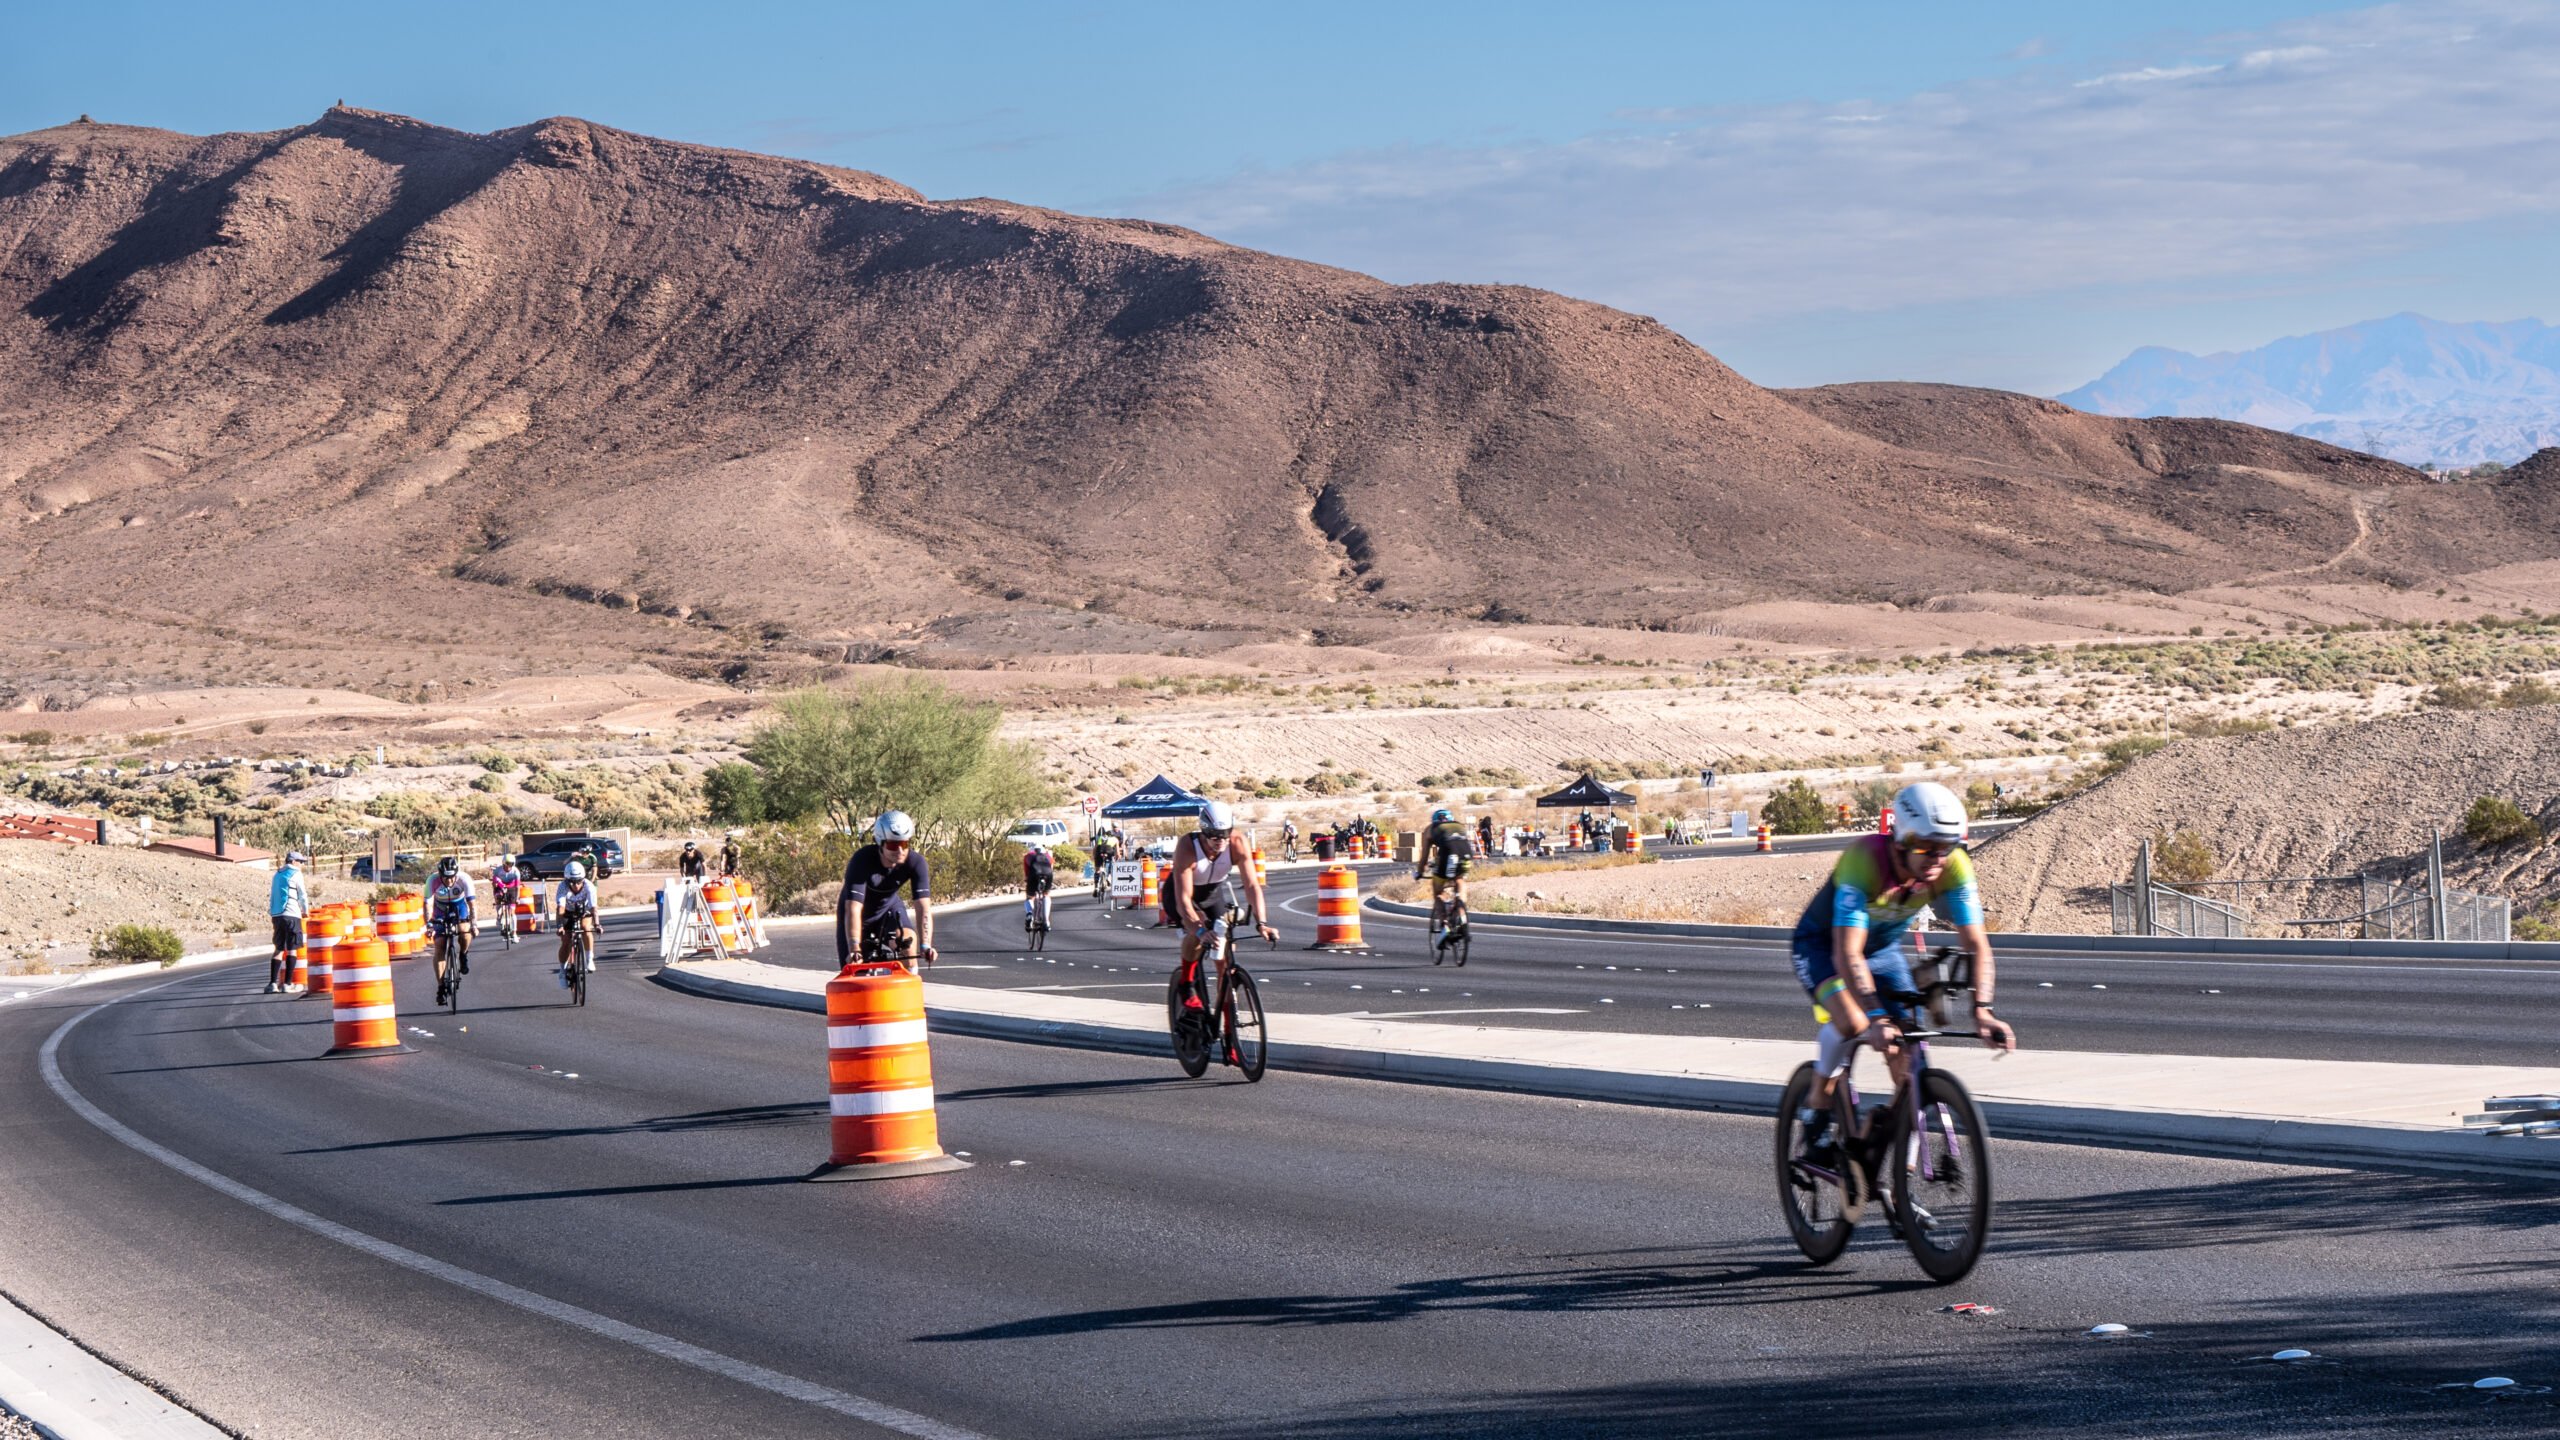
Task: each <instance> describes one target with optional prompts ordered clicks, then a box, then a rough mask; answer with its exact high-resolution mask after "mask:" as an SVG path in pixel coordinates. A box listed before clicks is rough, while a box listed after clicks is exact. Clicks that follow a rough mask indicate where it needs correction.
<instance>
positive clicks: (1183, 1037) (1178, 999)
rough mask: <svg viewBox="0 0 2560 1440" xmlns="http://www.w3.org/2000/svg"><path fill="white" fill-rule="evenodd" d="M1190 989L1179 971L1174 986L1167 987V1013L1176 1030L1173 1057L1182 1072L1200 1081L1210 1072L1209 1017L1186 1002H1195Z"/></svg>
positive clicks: (1173, 981)
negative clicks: (1202, 1076)
mask: <svg viewBox="0 0 2560 1440" xmlns="http://www.w3.org/2000/svg"><path fill="white" fill-rule="evenodd" d="M1195 998H1196V997H1194V996H1193V995H1192V994H1191V987H1190V986H1189V985H1187V984H1185V983H1183V973H1182V971H1181V970H1179V969H1176V970H1175V971H1174V972H1173V980H1172V983H1170V984H1169V985H1167V986H1166V987H1165V1011H1166V1020H1167V1023H1168V1025H1169V1026H1170V1027H1171V1029H1172V1031H1173V1058H1174V1060H1175V1062H1176V1063H1178V1064H1180V1065H1181V1066H1182V1073H1183V1074H1185V1075H1188V1076H1191V1077H1192V1078H1193V1079H1195V1080H1196V1079H1198V1078H1199V1077H1200V1076H1201V1075H1203V1074H1205V1073H1206V1072H1207V1071H1208V1069H1209V1041H1210V1038H1211V1037H1210V1030H1209V1014H1208V1011H1207V1010H1205V1009H1203V1008H1200V1007H1198V1006H1195V1005H1190V1004H1186V1003H1184V1002H1185V1001H1188V1000H1192V999H1195Z"/></svg>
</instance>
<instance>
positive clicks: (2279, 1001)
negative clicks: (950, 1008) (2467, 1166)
mask: <svg viewBox="0 0 2560 1440" xmlns="http://www.w3.org/2000/svg"><path fill="white" fill-rule="evenodd" d="M1810 838H1813V839H1821V838H1823V837H1810ZM1772 863H1784V862H1783V861H1773V862H1772ZM1396 873H1399V872H1398V871H1397V869H1396V867H1394V866H1380V865H1371V866H1366V867H1364V868H1363V870H1362V885H1363V888H1364V892H1365V890H1366V888H1367V887H1369V886H1371V885H1373V884H1375V883H1376V882H1377V881H1378V880H1380V879H1383V878H1385V877H1387V876H1390V875H1393V874H1396ZM1271 883H1272V890H1273V892H1274V895H1275V897H1276V898H1277V900H1278V902H1279V913H1280V916H1281V921H1280V925H1279V929H1280V931H1281V935H1282V942H1283V943H1282V945H1281V947H1280V948H1279V949H1277V950H1270V949H1265V948H1263V947H1261V946H1258V945H1249V946H1247V947H1246V949H1245V952H1244V956H1245V960H1246V963H1247V964H1248V965H1250V966H1251V967H1252V968H1253V971H1254V974H1255V977H1256V978H1257V979H1259V980H1260V981H1261V982H1262V993H1263V999H1264V1001H1265V1002H1266V1003H1267V1004H1268V1005H1269V1006H1270V1008H1271V1009H1272V1011H1273V1013H1275V1014H1282V1015H1285V1014H1290V1013H1315V1014H1331V1015H1355V1014H1361V1015H1369V1016H1380V1017H1388V1016H1392V1017H1402V1018H1410V1019H1415V1020H1424V1021H1429V1020H1435V1019H1447V1020H1451V1021H1463V1022H1466V1023H1473V1024H1482V1025H1504V1026H1529V1027H1535V1028H1541V1029H1588V1030H1603V1031H1621V1032H1638V1033H1651V1034H1668V1035H1720V1036H1736V1037H1743V1038H1758V1039H1772V1038H1776V1039H1783V1038H1790V1037H1796V1036H1805V1037H1810V1035H1811V1033H1812V1028H1813V1022H1812V1012H1811V1009H1810V1007H1809V1004H1808V1002H1807V1001H1806V999H1805V997H1804V992H1803V990H1802V988H1801V987H1800V986H1798V985H1797V983H1796V979H1795V971H1794V969H1793V968H1792V966H1791V964H1790V962H1789V961H1788V959H1787V956H1786V954H1785V953H1784V951H1783V949H1782V948H1781V947H1779V946H1777V945H1775V944H1764V943H1756V942H1750V941H1719V940H1688V939H1662V940H1655V939H1646V938H1641V937H1637V936H1630V935H1600V934H1591V933H1584V932H1575V931H1559V930H1531V929H1526V928H1521V927H1510V928H1506V927H1504V926H1503V925H1502V924H1501V923H1500V921H1499V919H1498V918H1490V917H1489V918H1486V919H1485V920H1484V922H1483V923H1480V924H1479V925H1478V926H1477V927H1476V938H1475V942H1474V947H1473V950H1472V952H1471V955H1470V958H1469V960H1468V963H1467V967H1466V969H1465V970H1463V971H1460V970H1457V969H1455V968H1453V967H1448V966H1437V967H1435V966H1434V965H1433V964H1432V963H1431V960H1430V946H1429V944H1428V943H1427V940H1426V936H1425V934H1424V929H1423V926H1422V924H1421V922H1420V921H1418V920H1408V919H1398V918H1394V917H1388V916H1384V915H1380V914H1378V913H1376V912H1374V911H1371V912H1367V913H1366V914H1364V916H1363V920H1362V938H1363V939H1364V940H1365V941H1367V942H1368V946H1369V953H1365V954H1346V953H1339V952H1331V951H1317V952H1310V951H1308V950H1307V949H1306V948H1305V947H1306V945H1307V944H1308V942H1309V941H1311V940H1312V939H1313V938H1314V935H1315V872H1313V871H1312V870H1282V871H1274V872H1272V876H1271ZM1807 893H1808V894H1810V893H1811V892H1810V887H1808V891H1807ZM1052 907H1053V911H1052V917H1051V925H1052V928H1051V931H1050V934H1049V937H1048V944H1047V946H1046V948H1045V949H1043V950H1041V951H1039V952H1036V953H1035V952H1033V951H1031V950H1030V949H1029V948H1028V946H1027V944H1026V939H1027V937H1026V936H1025V935H1024V933H1023V928H1022V917H1021V912H1020V910H1019V909H1018V908H1014V907H998V908H995V909H987V910H972V911H960V912H956V913H952V914H947V915H944V916H942V917H941V918H940V919H939V920H938V921H937V924H936V935H935V939H936V940H937V941H938V942H939V944H938V948H939V949H940V951H941V956H942V958H941V962H940V963H939V964H937V965H936V966H935V967H934V970H933V978H934V979H936V980H939V981H947V982H951V983H956V984H963V985H986V986H1001V987H1005V988H1013V989H1042V990H1059V991H1065V992H1069V993H1076V994H1085V995H1093V996H1099V997H1102V998H1109V999H1120V998H1128V999H1140V998H1144V997H1146V996H1147V995H1148V994H1149V993H1150V992H1160V991H1161V990H1162V989H1163V987H1164V982H1165V977H1166V976H1167V975H1168V974H1170V973H1171V971H1172V968H1173V959H1174V954H1175V942H1174V933H1173V932H1172V931H1170V930H1158V929H1153V928H1151V924H1152V921H1153V920H1154V918H1155V915H1154V912H1153V911H1152V910H1148V911H1144V912H1139V911H1111V912H1105V911H1104V910H1103V909H1102V908H1101V907H1100V906H1098V905H1097V904H1096V903H1095V901H1094V900H1093V898H1092V896H1091V894H1090V893H1089V892H1087V891H1085V890H1082V889H1075V890H1069V891H1062V892H1060V893H1059V894H1058V895H1057V897H1056V898H1055V899H1054V900H1053V902H1052ZM772 934H773V939H774V944H773V946H772V947H771V948H770V949H768V950H764V951H760V952H758V955H757V958H759V959H765V960H771V961H773V962H775V963H778V964H787V965H798V966H805V967H809V968H820V967H823V968H829V969H832V968H834V965H835V963H836V961H835V952H834V938H833V935H832V934H831V933H830V932H826V931H811V930H806V929H790V930H775V931H773V932H772ZM1997 953H1998V954H1999V955H2000V957H2001V963H2000V971H1999V978H2000V985H1999V996H1998V999H1999V1004H2000V1013H2001V1016H2002V1018H2004V1019H2006V1020H2008V1021H2009V1022H2010V1023H2011V1024H2013V1025H2015V1026H2017V1027H2018V1031H2019V1037H2020V1041H2021V1043H2023V1044H2027V1045H2033V1046H2042V1047H2047V1048H2053V1049H2065V1050H2100V1051H2116V1052H2127V1053H2133V1054H2160V1055H2243V1056H2269V1057H2281V1058H2295V1059H2332V1060H2397V1061H2408V1062H2418V1063H2432V1064H2460V1065H2500V1064H2506V1065H2514V1064H2523V1065H2539V1064H2545V1063H2548V1062H2549V1061H2550V1059H2551V1056H2552V1042H2551V1028H2550V1027H2551V1017H2552V1016H2553V1015H2555V1014H2560V964H2551V963H2538V962H2532V961H2511V960H2506V961H2494V962H2481V961H2392V960H2370V959H2347V958H2339V959H2335V960H2330V959H2322V958H2317V957H2304V956H2189V955H2150V956H2125V955H2091V954H2086V953H2067V952H2066V953H2050V954H2039V953H2037V952H2034V951H2012V950H2009V949H2006V948H1999V949H1998V950H1997Z"/></svg>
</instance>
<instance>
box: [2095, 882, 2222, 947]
mask: <svg viewBox="0 0 2560 1440" xmlns="http://www.w3.org/2000/svg"><path fill="white" fill-rule="evenodd" d="M2107 888H2108V891H2109V893H2110V895H2111V897H2112V899H2113V901H2114V907H2115V933H2117V934H2119V935H2182V936H2206V935H2210V936H2213V937H2216V938H2218V939H2229V938H2233V937H2237V936H2241V935H2246V934H2248V933H2249V912H2248V911H2246V910H2243V909H2241V908H2239V907H2238V906H2236V905H2225V904H2224V903H2222V902H2221V901H2219V900H2208V899H2206V898H2205V897H2204V896H2202V895H2190V894H2188V893H2187V892H2186V891H2184V890H2173V889H2171V888H2169V887H2168V886H2166V885H2154V886H2152V887H2151V905H2150V915H2149V918H2148V924H2149V927H2150V928H2148V929H2145V928H2143V927H2144V924H2145V917H2144V915H2143V904H2142V891H2141V890H2140V889H2138V888H2137V887H2135V886H2131V885H2111V886H2109V887H2107Z"/></svg>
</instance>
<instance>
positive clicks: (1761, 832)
mask: <svg viewBox="0 0 2560 1440" xmlns="http://www.w3.org/2000/svg"><path fill="white" fill-rule="evenodd" d="M1752 833H1753V834H1754V835H1757V836H1759V837H1760V853H1761V854H1763V855H1772V854H1775V853H1777V852H1775V851H1774V850H1772V849H1770V848H1769V827H1768V826H1767V825H1765V824H1764V825H1762V826H1761V827H1760V828H1759V829H1757V830H1755V831H1753V832H1752Z"/></svg>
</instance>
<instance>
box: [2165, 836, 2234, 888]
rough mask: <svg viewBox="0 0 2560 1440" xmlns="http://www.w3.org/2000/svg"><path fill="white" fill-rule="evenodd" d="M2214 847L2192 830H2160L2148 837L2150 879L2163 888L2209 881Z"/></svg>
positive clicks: (2213, 866)
mask: <svg viewBox="0 0 2560 1440" xmlns="http://www.w3.org/2000/svg"><path fill="white" fill-rule="evenodd" d="M2217 863H2218V862H2217V861H2216V860H2215V859H2214V854H2213V847H2212V846H2211V845H2208V844H2206V843H2205V838H2204V837H2203V836H2201V835H2199V834H2197V833H2196V832H2194V831H2193V830H2189V829H2185V828H2183V827H2182V828H2180V829H2179V830H2178V831H2177V833H2175V834H2170V833H2168V832H2166V831H2163V832H2161V833H2159V834H2155V835H2153V836H2152V837H2151V878H2152V879H2154V880H2157V881H2159V882H2160V883H2161V884H2164V885H2192V884H2194V883H2195V882H2197V881H2199V880H2210V879H2212V878H2213V872H2214V869H2215V867H2216V865H2217Z"/></svg>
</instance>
